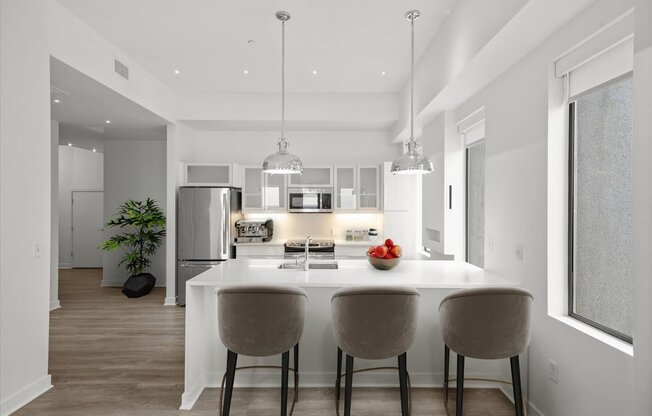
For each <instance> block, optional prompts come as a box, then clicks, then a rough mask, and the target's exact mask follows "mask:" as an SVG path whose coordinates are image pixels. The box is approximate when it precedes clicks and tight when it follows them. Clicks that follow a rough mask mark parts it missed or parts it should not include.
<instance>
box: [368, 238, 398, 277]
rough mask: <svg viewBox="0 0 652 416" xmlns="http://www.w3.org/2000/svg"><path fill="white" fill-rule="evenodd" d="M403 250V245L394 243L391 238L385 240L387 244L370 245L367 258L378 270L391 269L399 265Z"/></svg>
mask: <svg viewBox="0 0 652 416" xmlns="http://www.w3.org/2000/svg"><path fill="white" fill-rule="evenodd" d="M402 255H403V252H402V250H401V246H399V245H396V244H394V242H393V241H392V240H391V239H389V238H388V239H387V240H385V244H382V245H379V246H375V247H369V249H368V250H367V260H369V263H370V264H371V265H372V266H374V267H375V268H376V269H378V270H391V269H393V268H394V267H396V266H398V263H399V262H400V261H401V256H402Z"/></svg>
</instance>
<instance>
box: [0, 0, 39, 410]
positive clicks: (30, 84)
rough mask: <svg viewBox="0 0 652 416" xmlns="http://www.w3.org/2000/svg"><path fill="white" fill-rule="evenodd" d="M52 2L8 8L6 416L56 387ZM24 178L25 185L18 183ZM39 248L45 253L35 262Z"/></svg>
mask: <svg viewBox="0 0 652 416" xmlns="http://www.w3.org/2000/svg"><path fill="white" fill-rule="evenodd" d="M46 26H47V3H46V1H45V0H34V1H22V0H6V1H4V0H3V1H2V2H0V84H1V85H2V94H0V137H1V140H0V189H2V199H1V200H0V223H1V224H2V233H0V257H1V261H0V368H2V370H1V371H0V414H1V415H3V416H4V415H7V414H9V412H12V411H13V410H15V409H16V408H18V407H20V406H22V405H23V404H25V403H27V402H28V401H30V400H32V399H33V398H34V397H36V396H38V395H40V394H41V393H43V392H44V391H46V390H48V389H49V388H50V387H51V384H50V376H49V375H48V328H49V322H48V317H49V312H48V310H49V304H50V299H49V298H50V262H51V258H50V233H51V228H50V227H51V225H50V214H51V208H52V207H51V204H50V197H51V196H50V174H51V172H50V150H51V147H52V146H51V140H52V138H51V135H50V97H49V90H50V76H49V72H48V65H49V63H48V59H49V58H48V49H47V33H46V32H45V28H46ZM17 177H19V178H20V180H17ZM35 245H38V246H39V247H40V250H41V254H40V255H39V256H35Z"/></svg>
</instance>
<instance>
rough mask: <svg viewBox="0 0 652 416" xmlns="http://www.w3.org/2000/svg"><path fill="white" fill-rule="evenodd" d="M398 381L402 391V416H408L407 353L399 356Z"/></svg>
mask: <svg viewBox="0 0 652 416" xmlns="http://www.w3.org/2000/svg"><path fill="white" fill-rule="evenodd" d="M398 380H399V385H400V389H401V415H402V416H408V415H409V408H408V402H409V400H408V385H407V353H405V352H404V353H403V354H401V355H399V356H398Z"/></svg>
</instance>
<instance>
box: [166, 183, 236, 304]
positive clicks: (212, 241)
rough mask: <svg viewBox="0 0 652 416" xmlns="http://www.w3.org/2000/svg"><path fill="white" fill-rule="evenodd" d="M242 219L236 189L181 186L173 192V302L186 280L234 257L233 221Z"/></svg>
mask: <svg viewBox="0 0 652 416" xmlns="http://www.w3.org/2000/svg"><path fill="white" fill-rule="evenodd" d="M241 217H242V191H241V189H240V188H226V187H221V188H215V187H205V186H182V187H180V188H179V192H178V193H177V303H178V304H179V305H185V304H186V281H187V280H188V279H191V278H193V277H195V276H197V275H198V274H200V273H202V272H205V271H206V270H208V269H210V268H211V267H215V266H218V265H219V264H220V263H221V262H223V261H225V260H228V259H231V258H234V257H235V250H234V247H233V238H234V237H235V235H236V228H235V222H236V221H237V220H239V219H240V218H241Z"/></svg>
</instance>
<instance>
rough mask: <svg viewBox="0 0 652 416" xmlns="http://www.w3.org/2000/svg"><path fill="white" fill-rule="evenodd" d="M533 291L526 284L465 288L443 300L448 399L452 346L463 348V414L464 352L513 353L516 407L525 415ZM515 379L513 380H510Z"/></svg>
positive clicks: (499, 356) (506, 355) (508, 355)
mask: <svg viewBox="0 0 652 416" xmlns="http://www.w3.org/2000/svg"><path fill="white" fill-rule="evenodd" d="M533 302H534V300H533V297H532V294H531V293H530V292H529V291H527V290H525V289H522V288H503V287H495V288H477V289H464V290H459V291H456V292H453V293H451V294H449V295H448V296H446V297H445V298H444V299H443V300H442V301H441V304H440V305H439V325H440V328H441V335H442V338H443V339H444V344H445V345H444V400H445V401H446V403H447V402H448V370H449V360H450V350H453V351H454V352H455V353H457V397H456V414H457V416H461V415H462V400H463V394H464V358H465V357H471V358H479V359H484V360H495V359H504V358H509V359H510V364H511V368H512V385H513V388H514V407H515V408H516V415H517V416H522V415H523V398H522V393H521V370H520V364H519V355H520V354H522V353H523V352H524V351H525V350H526V349H527V346H528V344H529V343H530V334H531V324H532V305H533ZM507 384H509V383H507Z"/></svg>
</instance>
